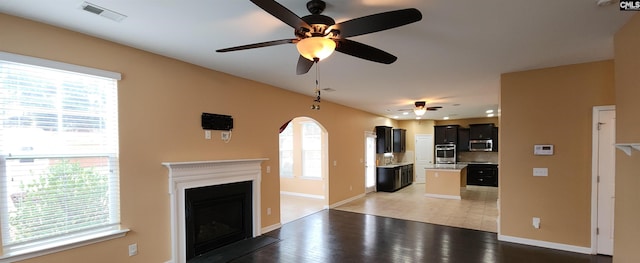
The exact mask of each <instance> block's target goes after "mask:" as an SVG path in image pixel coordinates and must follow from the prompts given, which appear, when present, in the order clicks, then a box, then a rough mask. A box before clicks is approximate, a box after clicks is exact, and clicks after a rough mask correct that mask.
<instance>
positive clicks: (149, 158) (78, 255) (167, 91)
mask: <svg viewBox="0 0 640 263" xmlns="http://www.w3.org/2000/svg"><path fill="white" fill-rule="evenodd" d="M0 25H2V26H0V39H1V40H0V50H1V51H5V52H12V53H16V54H22V55H29V56H34V57H40V58H45V59H51V60H56V61H61V62H67V63H72V64H77V65H83V66H89V67H94V68H99V69H105V70H110V71H116V72H121V73H122V75H123V79H122V81H120V82H119V97H118V98H119V111H120V180H121V207H122V209H121V210H122V225H123V226H124V227H126V228H130V229H131V230H132V231H131V232H130V233H129V234H127V236H126V237H124V238H120V239H116V240H111V241H107V242H101V243H98V244H94V245H89V246H85V247H82V248H77V249H73V250H69V251H65V252H60V253H56V254H52V255H49V256H43V257H40V258H35V259H31V260H27V261H25V262H47V263H58V262H60V263H61V262H97V263H100V262H105V263H107V262H109V263H111V262H140V263H143V262H144V263H147V262H165V261H167V260H168V259H169V258H170V255H169V253H170V239H169V237H170V236H169V198H170V197H169V195H168V194H167V174H168V171H167V169H166V168H164V167H163V166H162V165H161V164H160V163H161V162H167V161H171V162H176V161H194V160H214V159H240V158H262V157H265V158H269V160H268V161H265V162H264V163H263V166H262V168H263V178H262V220H263V221H262V227H266V226H271V225H275V224H278V223H279V222H280V217H279V215H280V208H279V191H280V190H279V189H280V186H279V176H278V174H279V172H278V129H279V128H280V126H281V125H282V124H283V123H285V122H286V121H288V120H290V119H292V118H294V117H298V116H308V117H311V118H313V119H315V120H317V121H318V122H319V123H321V124H322V125H323V126H324V127H325V128H326V129H327V131H328V133H329V159H330V162H332V163H333V161H334V160H335V161H337V164H338V165H337V166H333V165H332V166H330V167H329V177H330V179H329V194H330V196H329V202H328V203H329V204H333V203H336V202H339V201H341V200H345V199H347V198H351V197H354V196H357V195H358V194H361V193H364V167H363V165H362V163H361V162H360V160H361V159H363V158H364V136H363V134H364V131H371V130H373V127H374V126H376V125H389V124H391V123H393V121H390V120H389V119H387V118H384V117H380V116H376V115H372V114H369V113H365V112H362V111H359V110H355V109H352V108H348V107H345V106H341V105H336V104H332V103H329V102H323V103H322V104H323V105H322V110H320V111H313V110H310V109H309V105H310V104H311V102H312V98H311V97H309V96H307V95H306V94H305V95H301V94H297V93H292V92H289V91H285V90H283V89H279V88H276V87H272V86H269V85H266V84H261V83H257V82H253V81H250V80H246V79H241V78H238V77H234V76H230V75H227V74H224V73H220V72H216V71H211V70H208V69H204V68H201V67H197V66H194V65H191V64H187V63H183V62H180V61H176V60H174V59H170V58H167V57H162V56H158V55H154V54H151V53H148V52H144V51H141V50H137V49H134V48H130V47H126V46H122V45H118V44H114V43H112V42H108V41H104V40H101V39H97V38H93V37H89V36H86V35H82V34H80V33H76V32H71V31H67V30H64V29H60V28H56V27H52V26H48V25H44V24H40V23H37V22H32V21H28V20H23V19H19V18H15V17H12V16H8V15H4V14H0ZM206 55H207V54H203V56H206ZM211 59H214V58H213V56H212V57H211ZM292 77H294V76H292ZM311 93H312V90H309V94H311ZM248 100H250V101H251V102H252V103H253V106H252V107H246V103H244V102H246V101H248ZM256 110H257V111H259V112H258V113H256ZM202 112H211V113H218V114H228V115H232V116H233V118H234V130H233V137H232V140H231V142H230V143H224V142H222V141H220V140H219V138H220V134H219V132H215V131H214V134H213V136H212V137H213V138H214V139H213V140H205V139H204V133H203V131H202V128H201V127H200V114H201V113H202ZM336 116H340V118H336ZM267 166H270V167H271V173H269V174H267V173H266V167H267ZM349 186H353V190H349V189H350V188H349ZM267 208H271V209H272V211H273V213H272V214H271V215H267V214H266V209H267ZM132 243H137V244H138V247H139V254H138V255H136V256H134V257H128V256H127V245H129V244H132Z"/></svg>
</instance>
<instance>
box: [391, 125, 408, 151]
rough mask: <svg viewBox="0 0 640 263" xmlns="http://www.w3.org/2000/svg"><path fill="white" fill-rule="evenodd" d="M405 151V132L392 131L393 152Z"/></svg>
mask: <svg viewBox="0 0 640 263" xmlns="http://www.w3.org/2000/svg"><path fill="white" fill-rule="evenodd" d="M406 150H407V130H405V129H393V152H394V153H403V152H405V151H406Z"/></svg>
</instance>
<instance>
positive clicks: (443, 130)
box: [434, 125, 460, 144]
mask: <svg viewBox="0 0 640 263" xmlns="http://www.w3.org/2000/svg"><path fill="white" fill-rule="evenodd" d="M459 127H460V125H439V126H434V133H435V138H434V141H435V144H458V128H459Z"/></svg>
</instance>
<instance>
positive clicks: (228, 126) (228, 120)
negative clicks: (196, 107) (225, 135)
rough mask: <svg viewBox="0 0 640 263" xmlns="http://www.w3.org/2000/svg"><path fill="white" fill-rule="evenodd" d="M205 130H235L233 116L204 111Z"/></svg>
mask: <svg viewBox="0 0 640 263" xmlns="http://www.w3.org/2000/svg"><path fill="white" fill-rule="evenodd" d="M202 129H203V130H224V131H230V130H233V118H232V117H231V116H229V115H221V114H213V113H206V112H203V113H202Z"/></svg>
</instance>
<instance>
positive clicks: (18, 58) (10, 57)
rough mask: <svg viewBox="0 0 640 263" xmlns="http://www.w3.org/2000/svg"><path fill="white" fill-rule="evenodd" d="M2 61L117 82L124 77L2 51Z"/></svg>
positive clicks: (109, 72) (0, 52) (114, 73)
mask: <svg viewBox="0 0 640 263" xmlns="http://www.w3.org/2000/svg"><path fill="white" fill-rule="evenodd" d="M0 60H5V61H11V62H16V63H22V64H29V65H34V66H40V67H47V68H54V69H59V70H65V71H71V72H76V73H82V74H87V75H93V76H99V77H104V78H110V79H115V80H121V79H122V75H121V74H120V73H118V72H113V71H108V70H103V69H97V68H90V67H85V66H79V65H74V64H69V63H64V62H59V61H53V60H48V59H43V58H36V57H30V56H24V55H18V54H13V53H8V52H2V51H0Z"/></svg>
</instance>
